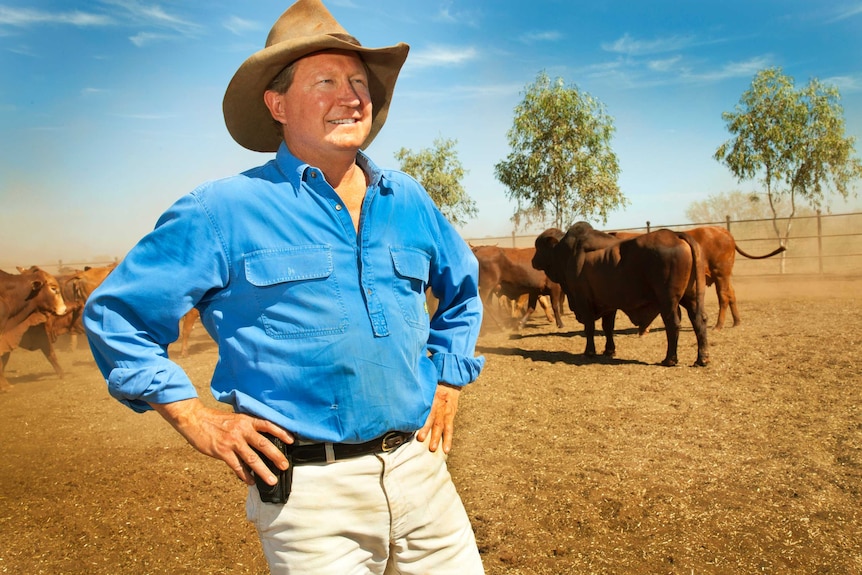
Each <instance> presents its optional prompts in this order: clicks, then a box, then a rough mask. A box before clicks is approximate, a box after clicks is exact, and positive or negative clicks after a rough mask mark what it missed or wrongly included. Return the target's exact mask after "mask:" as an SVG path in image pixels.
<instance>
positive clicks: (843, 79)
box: [823, 74, 862, 94]
mask: <svg viewBox="0 0 862 575" xmlns="http://www.w3.org/2000/svg"><path fill="white" fill-rule="evenodd" d="M823 83H824V84H829V85H831V86H835V87H836V88H838V91H840V92H841V93H842V94H848V93H856V92H862V74H857V75H855V76H832V77H830V78H824V79H823Z"/></svg>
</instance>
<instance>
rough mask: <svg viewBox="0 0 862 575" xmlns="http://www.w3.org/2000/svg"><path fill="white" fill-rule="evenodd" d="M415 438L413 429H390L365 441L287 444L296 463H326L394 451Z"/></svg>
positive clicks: (289, 452) (292, 459) (285, 449)
mask: <svg viewBox="0 0 862 575" xmlns="http://www.w3.org/2000/svg"><path fill="white" fill-rule="evenodd" d="M412 438H413V432H412V431H390V432H389V433H386V434H384V435H381V436H380V437H377V438H375V439H372V440H370V441H366V442H364V443H312V444H309V445H285V446H284V451H285V455H289V456H290V459H291V461H293V464H294V465H302V464H305V463H325V462H332V461H338V460H339V459H350V458H351V457H360V456H362V455H371V454H373V453H384V452H387V451H394V450H396V449H398V448H399V447H401V446H402V445H404V444H405V443H407V442H408V441H410V440H411V439H412Z"/></svg>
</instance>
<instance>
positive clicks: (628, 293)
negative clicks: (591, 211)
mask: <svg viewBox="0 0 862 575" xmlns="http://www.w3.org/2000/svg"><path fill="white" fill-rule="evenodd" d="M533 265H534V266H535V267H536V268H537V269H540V270H543V271H545V272H546V273H547V274H548V277H550V278H551V279H552V280H554V281H557V282H559V283H560V285H561V286H563V289H564V290H565V292H566V297H568V298H569V307H570V308H571V310H572V311H573V312H574V313H575V317H576V318H577V320H578V321H580V322H581V323H583V324H584V331H585V333H586V338H587V346H586V349H585V351H584V353H585V354H586V355H595V353H596V346H595V339H594V338H595V322H596V320H597V319H599V318H601V319H602V328H603V329H604V332H605V339H606V344H605V352H604V353H605V355H609V356H612V355H614V354H615V352H616V346H615V345H614V341H613V334H614V321H615V318H616V311H617V310H622V311H623V312H624V313H625V314H626V315H627V316H628V317H629V319H631V321H632V323H634V324H635V325H636V326H638V327H639V328H641V329H643V328H645V327H646V326H648V325H649V324H650V323H651V322H652V320H653V319H655V317H656V316H657V315H659V314H661V317H662V320H663V321H664V325H665V334H666V335H667V353H666V355H665V358H664V360H663V361H662V362H661V363H662V365H667V366H672V365H676V364H677V362H678V360H677V345H678V342H679V330H680V313H679V307H680V306H682V307H684V308H685V309H686V311H687V312H688V317H689V319H690V320H691V323H692V326H693V327H694V332H695V336H696V338H697V359H696V360H695V363H694V365H698V366H703V365H706V364H707V363H708V362H709V351H708V346H707V337H706V331H707V330H706V321H705V315H704V312H703V299H704V291H705V289H706V279H705V276H704V261H703V254H702V253H701V250H700V246H699V245H698V243H697V242H696V241H694V240H693V239H692V238H691V237H689V236H688V235H687V234H685V233H677V232H672V231H670V230H658V231H656V232H652V233H649V234H644V235H642V236H638V237H636V238H632V239H629V240H620V239H618V238H615V237H613V236H611V235H609V234H606V233H603V232H600V231H598V230H594V229H593V228H592V226H590V224H588V223H586V222H578V223H577V224H575V225H573V226H572V227H570V228H569V230H568V231H567V232H566V233H565V234H563V232H562V231H561V230H558V229H550V230H546V231H545V232H542V234H540V235H539V237H537V238H536V255H535V257H534V258H533Z"/></svg>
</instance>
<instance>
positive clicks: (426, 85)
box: [0, 0, 862, 269]
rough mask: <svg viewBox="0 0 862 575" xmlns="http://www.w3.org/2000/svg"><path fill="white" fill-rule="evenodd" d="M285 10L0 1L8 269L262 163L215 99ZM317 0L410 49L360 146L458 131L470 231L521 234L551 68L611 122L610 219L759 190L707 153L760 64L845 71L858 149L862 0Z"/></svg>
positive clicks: (136, 223) (55, 253)
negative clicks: (537, 94)
mask: <svg viewBox="0 0 862 575" xmlns="http://www.w3.org/2000/svg"><path fill="white" fill-rule="evenodd" d="M288 5H289V3H288V2H273V1H269V0H253V1H249V2H236V1H224V0H207V1H205V2H204V1H202V0H183V1H178V2H164V3H158V2H150V1H142V2H139V1H137V0H91V1H89V2H86V3H82V2H67V1H47V0H35V1H34V0H26V1H24V0H0V73H2V78H3V80H2V82H0V132H2V135H3V137H2V140H0V197H2V206H3V209H2V211H0V246H2V253H0V267H2V268H4V269H8V268H9V267H10V266H14V265H30V264H33V263H37V264H48V263H53V262H56V261H57V260H63V261H65V262H82V261H90V260H93V259H101V258H106V257H107V258H113V257H122V256H123V255H124V254H125V253H126V252H127V251H128V250H129V249H130V248H131V247H132V246H133V245H134V243H135V242H136V241H137V240H138V239H139V238H140V237H141V236H142V235H144V234H145V233H147V232H148V231H149V230H150V229H151V228H152V226H153V224H154V223H155V221H156V219H157V217H158V216H159V214H161V212H162V211H164V210H165V209H166V208H167V207H168V206H169V205H170V204H171V203H172V202H173V201H174V200H175V199H176V198H177V197H179V196H180V195H182V194H184V193H187V192H188V191H190V190H192V189H193V188H194V187H195V186H197V185H198V184H199V183H201V182H203V181H205V180H208V179H213V178H218V177H222V176H228V175H232V174H234V173H237V172H239V171H242V170H244V169H246V168H249V167H252V166H255V165H258V164H261V163H263V162H265V161H266V160H268V159H269V157H270V156H269V155H267V154H259V153H255V152H249V151H246V150H244V149H243V148H241V147H240V146H239V145H237V144H236V143H234V141H233V140H232V139H231V138H230V136H229V135H228V133H227V130H226V129H225V127H224V121H223V118H222V114H221V102H222V97H223V95H224V90H225V87H226V86H227V84H228V82H229V81H230V78H231V77H232V76H233V74H234V72H235V71H236V69H237V68H238V67H239V65H240V64H241V63H242V62H243V61H244V60H245V59H246V58H247V57H248V56H249V55H250V54H252V53H253V52H254V51H256V50H258V49H260V48H261V47H262V46H263V43H264V40H265V37H266V34H267V33H268V31H269V28H270V26H271V25H272V23H273V22H274V21H275V20H276V18H277V17H278V16H279V15H280V14H281V13H282V12H283V10H284V9H285V8H286V7H287V6H288ZM327 6H328V7H329V9H330V10H331V12H332V13H333V14H334V15H335V17H336V18H337V19H338V20H339V21H340V22H341V23H342V24H343V25H344V27H345V28H346V29H347V30H348V31H350V32H351V33H352V34H353V35H355V36H356V37H357V38H359V39H360V41H362V43H363V44H365V45H367V46H375V47H376V46H383V45H390V44H393V43H395V42H398V41H405V42H407V43H409V44H410V45H411V51H410V56H409V57H408V59H407V63H406V65H405V67H404V69H403V70H402V73H401V77H400V79H399V82H398V86H397V88H396V92H395V98H394V101H393V103H392V106H391V108H390V113H389V120H388V122H387V124H386V126H385V127H384V129H383V131H382V132H381V134H380V135H379V136H378V138H377V140H375V142H374V144H373V145H372V146H371V147H370V148H369V153H370V154H371V156H372V157H373V158H374V159H375V161H376V162H377V163H378V164H381V165H383V166H389V167H395V166H396V161H395V159H394V153H395V152H396V151H397V150H398V149H399V148H401V147H407V148H410V149H412V150H414V151H418V150H419V149H421V148H427V147H430V146H432V144H433V141H434V139H435V138H437V137H444V138H452V139H455V140H457V142H458V143H457V146H456V149H457V152H458V155H459V158H460V159H461V162H462V163H463V165H464V167H465V168H466V169H467V170H468V171H469V173H468V175H467V176H466V178H465V180H464V185H465V188H466V190H467V192H468V193H469V194H470V195H471V197H472V198H473V199H474V200H475V201H476V203H477V205H478V208H479V215H478V217H477V218H476V219H474V220H472V221H471V222H470V223H468V224H467V225H466V226H464V227H462V228H461V230H462V233H463V234H464V236H465V237H468V238H482V237H486V236H499V235H503V236H505V235H509V234H511V233H512V231H513V230H512V224H511V222H510V221H509V218H510V217H511V215H512V212H513V209H514V207H513V205H512V204H511V203H510V202H509V201H508V200H507V199H506V196H505V191H504V188H503V187H502V185H501V184H500V183H499V182H498V181H497V180H496V179H495V178H494V171H493V170H494V164H495V163H497V162H499V161H500V160H502V159H504V158H505V157H506V155H507V153H508V152H509V148H508V144H507V140H506V132H507V130H509V128H510V127H511V125H512V119H513V109H514V107H515V106H516V105H517V104H518V103H519V102H520V101H521V100H522V98H523V93H524V90H525V88H526V87H527V85H529V84H531V83H532V82H534V81H535V79H536V76H537V74H538V73H539V72H540V71H543V70H544V71H546V72H547V73H548V74H549V75H550V76H552V77H562V78H563V79H564V80H565V82H566V83H567V84H575V85H577V86H578V88H579V89H581V90H584V91H586V92H588V93H590V94H591V95H592V96H594V97H596V98H598V99H599V100H601V101H602V102H603V103H604V105H605V106H606V108H607V111H608V113H609V114H610V115H611V116H612V117H613V118H614V125H615V127H616V133H615V137H614V141H613V148H614V151H615V152H616V154H617V156H618V159H619V162H620V167H621V176H620V180H619V184H620V186H621V188H622V191H623V193H624V194H625V195H626V196H627V198H628V199H629V200H630V202H631V204H630V205H629V206H628V207H627V208H626V209H625V210H624V211H617V212H614V213H613V214H612V215H611V217H610V219H609V220H608V222H607V224H606V226H605V227H607V228H626V227H636V226H642V225H644V222H646V221H647V220H649V221H651V222H652V224H653V225H661V224H679V223H684V222H685V221H686V219H685V209H686V208H687V207H688V206H689V205H690V204H691V203H692V202H694V201H697V200H703V199H705V198H706V197H707V196H709V195H711V194H718V193H721V192H727V191H732V190H736V189H739V190H750V189H756V187H757V184H756V183H749V182H746V183H737V182H736V180H735V179H734V178H733V177H732V176H731V175H730V173H729V172H728V170H727V169H726V168H725V167H723V166H722V165H720V164H719V163H718V162H716V161H715V160H714V159H713V158H712V155H713V153H714V151H715V149H716V148H717V147H718V146H719V145H720V144H721V143H722V142H724V141H725V140H727V139H728V138H729V137H730V136H729V134H728V133H727V131H726V128H725V124H724V122H723V121H722V119H721V113H722V112H724V111H729V110H732V109H733V107H734V106H735V105H736V103H737V102H738V101H739V98H740V96H741V95H742V93H743V92H744V91H745V90H746V89H747V88H748V87H749V85H750V83H751V80H752V78H753V77H754V75H755V73H756V72H757V71H758V70H760V69H762V68H765V67H769V66H780V67H781V68H782V69H783V70H784V73H785V74H787V75H790V76H792V77H793V78H794V79H795V80H796V82H797V85H800V86H801V85H804V84H805V83H807V82H808V80H809V79H810V78H812V77H816V78H819V79H820V80H822V81H825V82H827V83H830V84H833V85H836V86H837V87H838V88H839V89H840V91H841V94H842V105H843V106H844V111H845V120H846V127H847V134H848V135H851V136H854V137H856V138H857V145H856V150H857V154H856V155H857V156H860V155H862V154H860V150H862V58H860V56H862V1H860V0H847V1H842V0H837V1H834V2H833V1H827V2H811V1H810V0H804V1H801V0H799V1H797V0H769V1H767V0H747V1H745V2H741V1H737V0H723V1H721V2H718V1H714V2H713V1H706V0H704V1H695V0H689V1H676V2H670V1H662V0H653V1H650V2H640V1H632V0H619V1H617V0H613V1H602V0H595V1H592V2H581V1H573V0H534V1H532V2H522V1H512V0H476V1H445V0H444V1H429V0H374V1H373V2H372V1H360V0H330V1H329V2H327ZM857 189H858V186H857ZM832 209H833V211H835V212H845V211H855V210H858V209H860V201H859V200H856V201H853V202H851V203H849V204H847V203H844V202H841V201H835V200H833V201H832ZM594 224H598V225H601V222H594ZM533 231H536V230H528V232H525V233H531V232H533ZM538 231H541V230H538ZM519 233H521V232H520V231H519Z"/></svg>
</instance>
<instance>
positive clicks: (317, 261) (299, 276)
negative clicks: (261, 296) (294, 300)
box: [245, 246, 332, 287]
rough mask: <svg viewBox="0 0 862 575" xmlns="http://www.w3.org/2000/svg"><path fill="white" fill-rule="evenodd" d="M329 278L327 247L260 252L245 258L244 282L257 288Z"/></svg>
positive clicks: (329, 267)
mask: <svg viewBox="0 0 862 575" xmlns="http://www.w3.org/2000/svg"><path fill="white" fill-rule="evenodd" d="M331 274H332V251H331V250H330V248H329V246H301V247H292V248H285V249H281V250H261V251H258V252H252V253H250V254H247V255H246V256H245V275H246V279H247V280H248V281H249V283H250V284H252V285H254V286H257V287H266V286H271V285H275V284H280V283H284V282H291V281H298V280H312V279H322V278H326V277H329V276H330V275H331Z"/></svg>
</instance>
